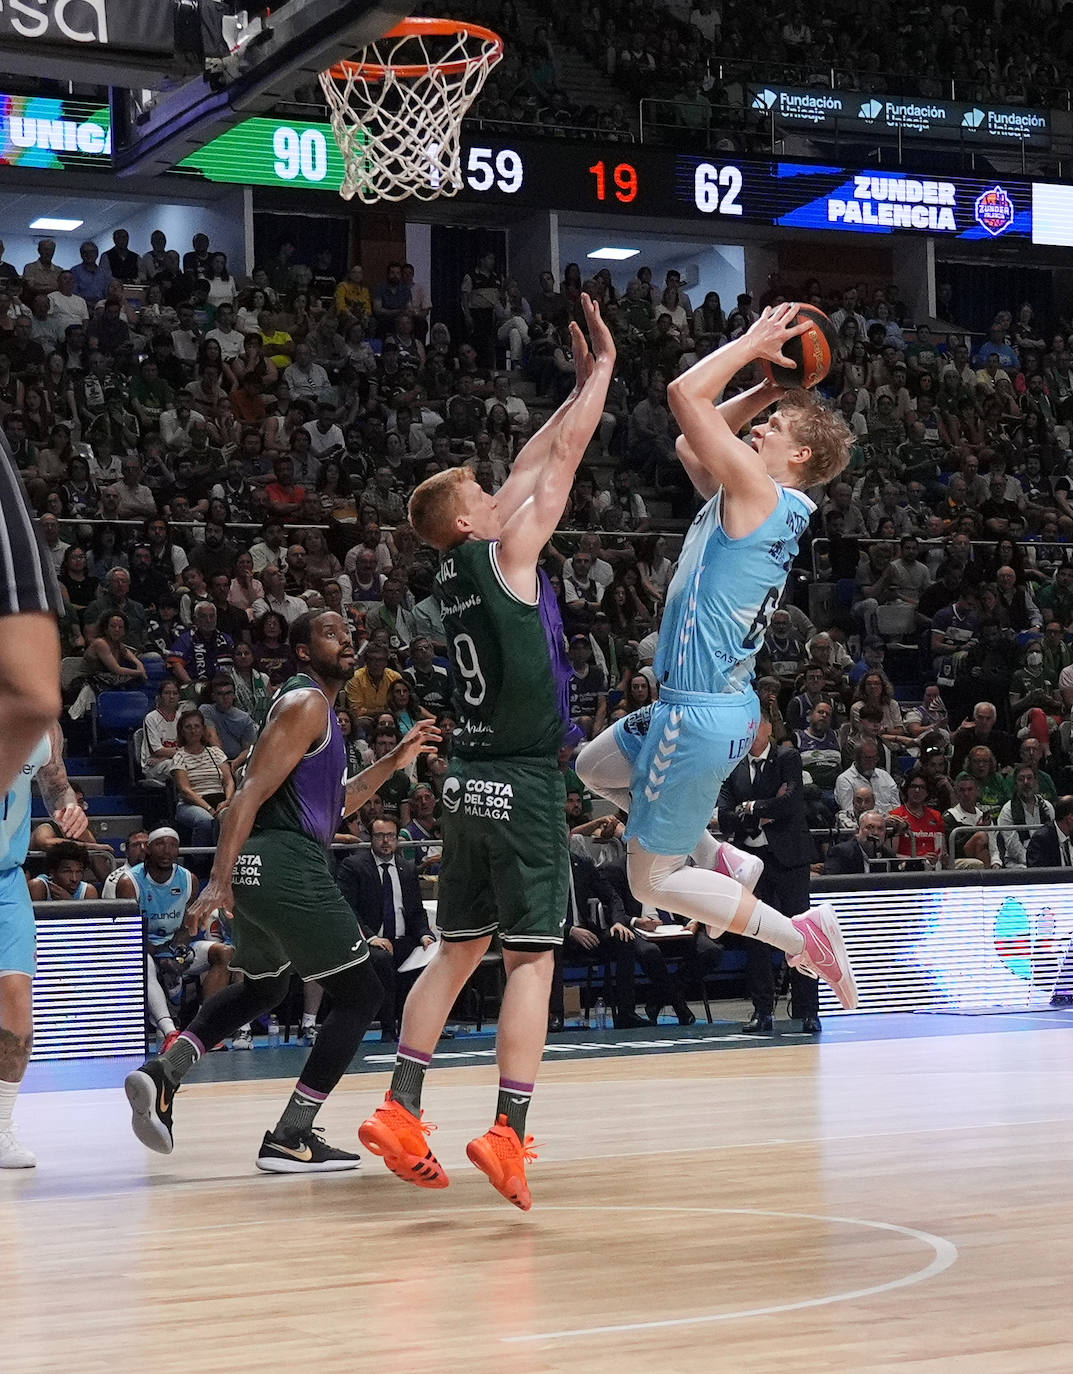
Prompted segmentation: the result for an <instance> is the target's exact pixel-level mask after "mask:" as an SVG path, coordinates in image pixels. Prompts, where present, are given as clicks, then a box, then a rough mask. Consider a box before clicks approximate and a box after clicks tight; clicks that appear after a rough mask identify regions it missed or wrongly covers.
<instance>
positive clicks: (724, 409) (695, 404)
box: [667, 302, 809, 519]
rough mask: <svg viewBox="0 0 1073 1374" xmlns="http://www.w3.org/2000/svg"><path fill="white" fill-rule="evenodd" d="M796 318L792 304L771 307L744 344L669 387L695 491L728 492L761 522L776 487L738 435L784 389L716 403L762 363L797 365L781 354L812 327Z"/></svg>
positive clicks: (734, 344)
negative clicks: (736, 380) (761, 360)
mask: <svg viewBox="0 0 1073 1374" xmlns="http://www.w3.org/2000/svg"><path fill="white" fill-rule="evenodd" d="M796 317H797V306H796V304H794V303H792V302H791V303H788V304H786V305H780V306H776V307H770V306H769V307H768V309H766V310H765V311H764V313H763V314H762V315H761V316H760V318H759V319H758V320H757V321H756V322H755V324H753V325H751V326H750V328H749V330H748V331H747V333H745V334H743V335H742V336H741V338H740V339H734V340H732V341H731V342H730V343H728V344H724V345H723V347H722V348H719V349H716V351H715V352H714V353H710V354H709V355H708V356H707V357H706V358H702V359H701V360H700V362H698V363H694V365H693V366H692V367H691V368H690V369H689V370H688V372H684V373H683V374H682V376H681V377H676V378H675V380H674V381H673V382H671V384H670V386H669V387H668V388H667V401H668V404H669V405H670V408H671V410H672V411H673V413H674V417H675V419H676V420H677V421H678V424H679V426H680V428H681V430H682V435H681V438H680V439H679V441H678V445H677V447H678V454H679V457H680V458H681V459H682V462H683V464H684V466H685V468H686V471H687V472H688V473H689V476H690V478H691V480H692V481H693V484H694V486H695V487H696V488H697V490H698V491H699V492H700V494H701V495H702V496H703V497H705V498H707V497H710V496H713V495H714V494H715V492H717V491H718V490H719V488H720V487H724V488H725V489H726V491H727V494H728V495H732V496H734V497H736V498H738V499H739V500H742V501H746V502H749V503H750V505H751V504H755V505H756V506H757V508H758V510H757V514H758V515H759V517H760V518H761V519H762V518H764V517H765V516H766V515H768V514H770V510H771V503H772V501H773V499H774V493H773V491H772V487H771V482H770V479H769V478H768V476H767V474H766V472H765V471H764V468H763V465H762V464H761V463H759V462H758V461H757V457H756V453H755V451H754V450H753V448H752V446H751V445H750V444H747V443H745V442H744V441H743V440H741V439H739V438H738V437H737V433H736V431H737V430H738V429H740V428H741V426H742V425H743V424H745V423H747V421H748V420H750V419H752V418H753V416H755V415H757V414H759V412H760V411H761V410H763V409H764V408H765V407H766V406H768V405H770V404H771V403H772V402H773V401H774V400H776V399H778V394H777V393H779V392H780V389H779V388H775V387H771V388H770V389H769V387H768V384H767V383H762V384H761V386H759V387H754V388H752V390H751V391H748V392H745V393H744V394H743V395H742V396H736V397H734V398H733V399H732V400H730V401H726V402H724V403H723V405H721V406H719V407H716V406H715V404H714V402H715V401H716V400H717V399H718V397H719V396H721V395H722V393H723V391H724V389H725V387H726V385H727V383H728V382H729V381H730V379H731V377H733V376H734V375H735V374H736V373H738V372H740V371H741V369H742V368H743V367H746V366H747V365H748V364H749V363H751V362H753V361H755V360H756V359H757V358H766V359H768V360H769V361H770V362H773V363H781V364H782V365H783V366H792V365H793V364H792V362H791V360H790V359H789V358H787V357H786V356H785V355H784V354H783V351H782V350H783V348H784V347H785V345H786V344H787V343H788V342H789V340H790V339H792V338H794V337H795V336H796V335H798V334H803V333H804V332H805V331H806V330H807V329H808V328H809V323H808V321H803V322H802V323H801V324H795V323H794V320H795V319H796ZM765 504H766V506H767V509H766V510H765V509H763V507H764V506H765Z"/></svg>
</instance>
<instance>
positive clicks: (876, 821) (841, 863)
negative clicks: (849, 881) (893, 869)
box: [823, 811, 894, 874]
mask: <svg viewBox="0 0 1073 1374" xmlns="http://www.w3.org/2000/svg"><path fill="white" fill-rule="evenodd" d="M886 833H887V818H886V816H884V814H883V812H882V811H865V812H863V813H862V815H861V819H860V821H859V822H858V825H857V833H856V835H854V836H853V838H852V839H849V840H843V841H842V842H841V844H833V845H832V846H831V848H830V849H829V850H828V851H827V857H826V858H825V859H824V861H823V871H824V873H825V874H839V873H871V872H873V871H876V872H879V873H889V872H890V864H889V863H888V862H886V861H887V860H889V859H893V858H894V850H893V849H891V848H890V847H889V846H888V845H885V844H884V843H883V839H884V837H885V835H886Z"/></svg>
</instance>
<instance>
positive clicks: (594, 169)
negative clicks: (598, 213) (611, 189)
mask: <svg viewBox="0 0 1073 1374" xmlns="http://www.w3.org/2000/svg"><path fill="white" fill-rule="evenodd" d="M589 172H590V173H591V175H592V176H594V177H595V178H596V199H597V200H606V199H607V192H608V185H607V164H606V163H605V162H603V161H600V162H596V163H594V164H593V165H592V166H591V167H590V168H589ZM611 179H612V181H613V182H614V183H615V199H616V200H617V201H621V203H622V204H623V205H629V203H630V202H631V201H633V200H636V199H637V191H638V189H639V187H638V181H637V168H636V167H635V166H634V165H633V163H632V162H620V163H619V164H618V166H617V167H615V168H614V170H613V171H612V173H611Z"/></svg>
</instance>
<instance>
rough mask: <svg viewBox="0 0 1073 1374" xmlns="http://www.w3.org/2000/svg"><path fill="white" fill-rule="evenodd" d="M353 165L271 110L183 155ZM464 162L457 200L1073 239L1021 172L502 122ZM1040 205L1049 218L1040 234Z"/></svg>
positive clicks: (1061, 208)
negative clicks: (776, 154)
mask: <svg viewBox="0 0 1073 1374" xmlns="http://www.w3.org/2000/svg"><path fill="white" fill-rule="evenodd" d="M342 170H343V169H342V161H341V159H340V156H339V152H338V149H337V148H336V146H335V143H334V141H333V139H332V136H331V130H330V129H329V128H328V126H327V125H323V124H315V123H293V122H292V123H286V122H283V121H280V120H276V119H263V118H256V119H249V120H246V121H245V122H244V123H243V124H240V125H238V126H237V127H236V128H234V129H231V130H230V131H229V132H227V133H225V134H223V135H221V137H219V138H217V139H214V140H213V142H211V143H209V144H207V145H206V146H205V147H204V148H201V149H198V151H196V152H195V153H192V154H191V155H190V156H188V157H187V158H186V159H185V160H184V162H183V163H182V164H181V165H180V167H179V168H177V171H179V172H181V173H186V174H188V175H190V174H193V175H200V176H203V177H205V178H207V179H209V180H212V181H229V182H244V183H247V184H253V185H270V186H292V187H296V188H297V187H304V188H306V189H313V188H319V189H324V190H336V189H337V187H338V186H339V184H340V182H341V181H342ZM462 174H463V181H464V185H463V187H462V189H461V190H460V191H459V192H458V197H457V198H458V199H459V200H461V201H466V202H470V203H474V202H477V203H483V204H487V205H489V206H502V207H504V208H508V207H517V208H525V209H536V208H538V209H545V210H567V211H569V210H575V211H599V212H602V213H604V214H607V215H609V216H611V217H613V218H622V219H626V218H629V217H633V216H637V215H645V216H659V217H662V218H669V219H685V220H694V221H698V222H702V223H708V224H711V225H722V226H724V227H725V228H726V229H728V230H729V229H733V228H734V226H735V225H739V224H752V225H764V226H767V227H772V228H773V227H781V228H788V229H807V230H837V231H842V232H846V233H857V234H901V233H915V234H929V235H933V236H937V237H942V238H958V239H966V240H972V239H976V240H984V241H985V242H986V241H988V240H991V239H997V238H1011V239H1020V240H1026V241H1029V242H1042V243H1062V244H1073V217H1071V216H1070V214H1069V210H1070V198H1073V188H1068V187H1065V186H1061V185H1056V184H1051V183H1039V182H1036V183H1033V182H1031V181H1029V180H1027V179H1025V178H1021V177H1007V176H1003V175H1000V176H995V175H994V174H992V175H990V176H986V177H983V176H947V175H940V176H936V175H934V174H932V173H928V172H924V171H921V172H915V171H905V170H904V169H898V170H894V169H890V170H884V169H869V170H865V169H861V168H854V167H847V166H831V165H823V164H816V163H806V162H783V161H777V160H773V159H767V158H765V159H754V158H739V157H735V156H733V155H710V156H700V155H697V154H690V153H682V152H678V151H675V150H674V149H671V148H662V147H652V146H648V145H641V144H625V143H619V144H598V143H583V142H577V143H574V142H566V141H554V140H549V141H539V140H523V139H510V138H504V137H501V136H498V135H491V134H489V135H487V136H485V137H482V136H472V137H468V138H466V139H465V140H464V142H463V147H462ZM433 175H434V173H433V171H432V163H431V160H430V178H431V177H432V176H433ZM1040 206H1043V207H1045V208H1044V209H1042V210H1041V208H1040ZM1041 216H1042V219H1043V220H1045V221H1046V225H1045V230H1044V231H1043V232H1040V233H1039V234H1037V220H1038V219H1040V217H1041Z"/></svg>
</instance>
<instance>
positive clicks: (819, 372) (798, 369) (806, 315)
mask: <svg viewBox="0 0 1073 1374" xmlns="http://www.w3.org/2000/svg"><path fill="white" fill-rule="evenodd" d="M803 319H807V320H811V321H812V328H811V329H809V330H808V331H807V332H806V333H804V334H798V335H797V336H796V337H795V338H793V339H790V340H789V342H788V343H787V344H786V346H785V347H784V348H783V350H782V351H783V353H785V354H786V356H787V357H788V358H793V360H794V364H795V366H794V367H780V366H777V365H776V364H775V363H769V362H765V363H764V371H765V372H766V373H767V375H768V378H769V379H770V380H771V381H773V382H776V383H777V384H778V385H779V386H788V387H795V386H800V387H805V388H806V389H807V388H808V387H811V386H816V385H817V383H819V382H822V381H823V379H824V377H826V376H827V374H828V372H830V370H831V364H832V363H833V362H834V359H835V354H836V353H837V351H838V332H837V330H836V329H835V327H834V325H833V324H832V323H831V321H830V320H829V319H828V317H827V316H826V315H825V314H824V313H823V311H822V310H820V309H819V308H818V307H817V306H815V305H803V306H801V307H800V309H799V310H798V312H797V320H796V321H795V323H798V322H800V321H801V320H803Z"/></svg>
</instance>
